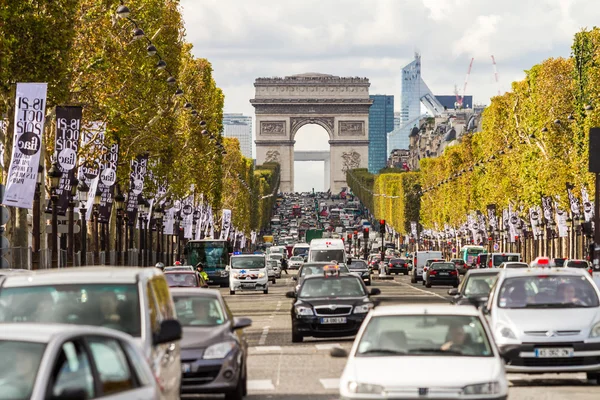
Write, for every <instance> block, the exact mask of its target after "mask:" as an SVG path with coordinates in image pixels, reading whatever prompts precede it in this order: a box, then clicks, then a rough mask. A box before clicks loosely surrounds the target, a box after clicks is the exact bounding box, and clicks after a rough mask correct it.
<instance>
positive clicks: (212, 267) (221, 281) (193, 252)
mask: <svg viewBox="0 0 600 400" xmlns="http://www.w3.org/2000/svg"><path fill="white" fill-rule="evenodd" d="M230 252H231V249H230V244H229V242H228V241H227V240H221V239H202V240H190V241H189V242H187V244H186V245H185V248H184V249H183V254H184V256H185V264H186V265H196V264H198V263H199V262H201V263H202V265H203V266H204V271H205V272H206V273H207V274H208V284H211V285H219V286H221V287H227V286H229V272H227V270H226V267H227V265H228V264H229V253H230Z"/></svg>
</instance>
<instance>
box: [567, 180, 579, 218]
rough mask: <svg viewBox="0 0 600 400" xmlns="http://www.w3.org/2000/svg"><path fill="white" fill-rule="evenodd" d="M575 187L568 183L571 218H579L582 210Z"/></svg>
mask: <svg viewBox="0 0 600 400" xmlns="http://www.w3.org/2000/svg"><path fill="white" fill-rule="evenodd" d="M574 188H575V186H574V185H572V184H569V183H567V194H568V195H569V205H570V206H571V217H572V218H579V215H580V214H581V210H580V208H579V199H578V198H577V197H576V196H575V194H574V193H573V189H574Z"/></svg>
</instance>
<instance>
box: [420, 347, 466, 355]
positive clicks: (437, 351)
mask: <svg viewBox="0 0 600 400" xmlns="http://www.w3.org/2000/svg"><path fill="white" fill-rule="evenodd" d="M410 353H434V354H446V355H459V356H462V355H463V353H462V352H460V351H456V350H442V349H432V348H431V347H423V348H419V349H410Z"/></svg>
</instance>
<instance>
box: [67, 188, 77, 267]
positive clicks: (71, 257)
mask: <svg viewBox="0 0 600 400" xmlns="http://www.w3.org/2000/svg"><path fill="white" fill-rule="evenodd" d="M78 183H79V180H78V179H77V178H75V180H74V181H73V182H71V193H70V195H71V196H70V197H69V208H68V214H69V216H68V218H69V221H68V224H69V227H68V229H69V231H68V233H67V265H68V266H71V267H72V266H73V265H74V264H75V231H74V228H75V226H74V225H75V221H74V220H73V210H74V208H75V196H77V184H78Z"/></svg>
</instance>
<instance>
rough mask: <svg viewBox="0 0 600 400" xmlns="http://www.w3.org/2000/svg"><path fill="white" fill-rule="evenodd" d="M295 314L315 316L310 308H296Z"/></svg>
mask: <svg viewBox="0 0 600 400" xmlns="http://www.w3.org/2000/svg"><path fill="white" fill-rule="evenodd" d="M296 314H298V315H315V313H314V312H313V310H312V308H310V307H302V306H300V307H296Z"/></svg>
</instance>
